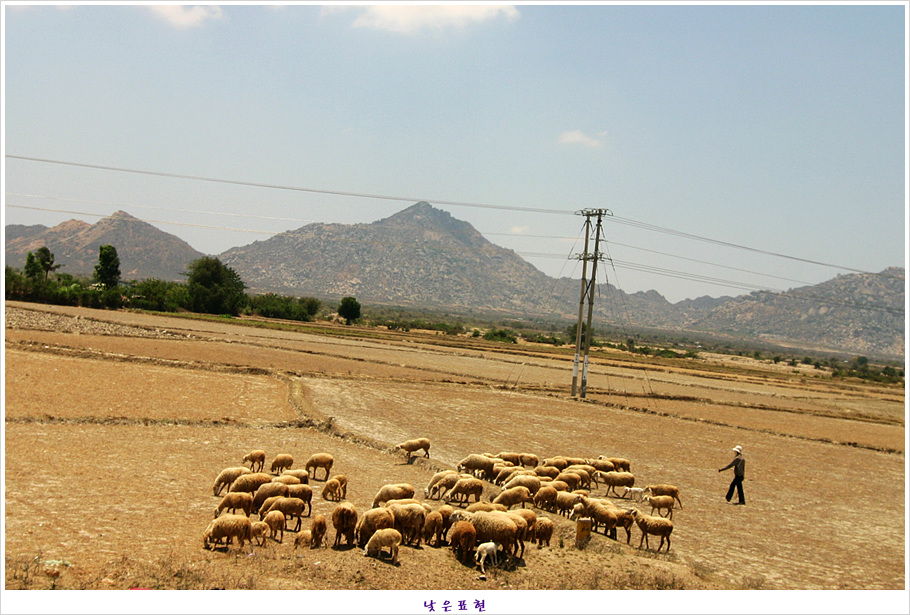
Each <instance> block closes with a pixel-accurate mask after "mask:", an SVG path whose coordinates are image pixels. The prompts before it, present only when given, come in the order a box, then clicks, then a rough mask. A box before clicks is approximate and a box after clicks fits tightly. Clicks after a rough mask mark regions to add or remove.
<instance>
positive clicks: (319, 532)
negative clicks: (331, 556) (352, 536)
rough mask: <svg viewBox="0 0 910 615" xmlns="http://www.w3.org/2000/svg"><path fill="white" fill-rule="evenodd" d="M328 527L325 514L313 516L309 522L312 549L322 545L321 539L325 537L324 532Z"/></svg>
mask: <svg viewBox="0 0 910 615" xmlns="http://www.w3.org/2000/svg"><path fill="white" fill-rule="evenodd" d="M328 529H329V524H328V521H327V520H326V518H325V515H322V514H319V515H316V516H315V517H313V522H312V523H310V533H311V534H312V538H313V548H314V549H317V548H319V547H320V546H321V545H322V541H323V540H324V539H325V534H326V532H327V531H328Z"/></svg>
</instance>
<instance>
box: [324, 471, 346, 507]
mask: <svg viewBox="0 0 910 615" xmlns="http://www.w3.org/2000/svg"><path fill="white" fill-rule="evenodd" d="M322 499H323V500H334V501H336V502H339V501H341V499H342V498H341V483H339V482H338V478H337V477H336V478H330V479H329V480H327V481H325V485H324V486H323V487H322Z"/></svg>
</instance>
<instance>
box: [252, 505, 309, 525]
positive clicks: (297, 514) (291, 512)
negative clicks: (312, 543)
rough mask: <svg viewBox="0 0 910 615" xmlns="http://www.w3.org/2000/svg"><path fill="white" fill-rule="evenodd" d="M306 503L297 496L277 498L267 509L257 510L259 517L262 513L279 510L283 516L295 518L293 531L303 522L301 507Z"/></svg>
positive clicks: (266, 513)
mask: <svg viewBox="0 0 910 615" xmlns="http://www.w3.org/2000/svg"><path fill="white" fill-rule="evenodd" d="M305 506H306V505H305V504H304V503H303V501H302V500H299V499H297V498H285V497H281V498H278V500H277V501H275V502H273V503H272V504H271V505H270V506H269V507H268V509H263V510H260V511H259V515H260V517H261V516H262V514H263V513H264V514H265V515H266V516H268V513H270V512H272V511H275V510H279V511H281V514H283V515H284V516H285V517H291V518H296V519H297V525H296V526H295V527H294V531H295V532H299V531H300V526H301V525H302V524H303V509H304V507H305Z"/></svg>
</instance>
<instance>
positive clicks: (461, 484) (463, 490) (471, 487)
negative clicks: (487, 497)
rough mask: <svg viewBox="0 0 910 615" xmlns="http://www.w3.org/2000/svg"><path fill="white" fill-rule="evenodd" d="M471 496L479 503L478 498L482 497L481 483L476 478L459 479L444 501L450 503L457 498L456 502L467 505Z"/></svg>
mask: <svg viewBox="0 0 910 615" xmlns="http://www.w3.org/2000/svg"><path fill="white" fill-rule="evenodd" d="M472 495H473V496H474V501H475V502H479V501H480V496H481V495H483V482H482V481H481V480H480V479H478V478H460V479H458V482H457V483H455V486H454V487H452V490H451V491H449V492H448V493H447V494H446V497H445V499H446V502H450V501H452V499H454V498H455V496H459V500H458V501H464V502H465V503H467V502H468V501H469V500H470V498H471V496H472ZM461 496H463V499H462V498H461Z"/></svg>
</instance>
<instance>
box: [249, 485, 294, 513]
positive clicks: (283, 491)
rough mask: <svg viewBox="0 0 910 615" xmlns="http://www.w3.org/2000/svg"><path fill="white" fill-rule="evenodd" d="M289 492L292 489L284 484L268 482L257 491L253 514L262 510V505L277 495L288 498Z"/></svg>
mask: <svg viewBox="0 0 910 615" xmlns="http://www.w3.org/2000/svg"><path fill="white" fill-rule="evenodd" d="M289 492H290V487H289V486H288V485H285V484H284V483H276V482H268V483H265V484H264V485H260V486H259V488H258V489H256V493H255V494H253V512H256V511H258V510H259V509H260V508H262V503H263V502H265V501H266V500H267V499H269V498H270V497H273V496H276V495H280V496H281V497H287V495H288V493H289ZM261 516H262V515H260V517H261Z"/></svg>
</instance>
